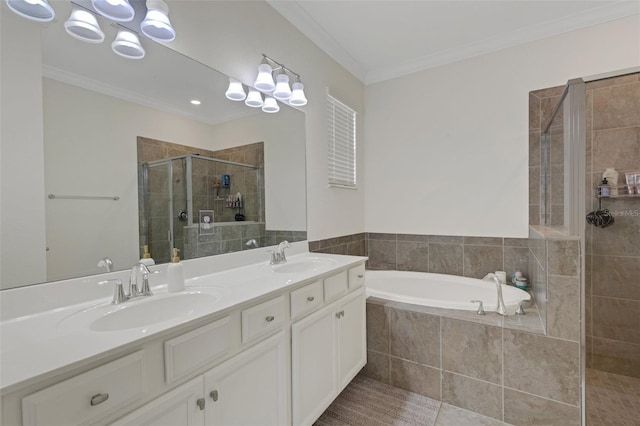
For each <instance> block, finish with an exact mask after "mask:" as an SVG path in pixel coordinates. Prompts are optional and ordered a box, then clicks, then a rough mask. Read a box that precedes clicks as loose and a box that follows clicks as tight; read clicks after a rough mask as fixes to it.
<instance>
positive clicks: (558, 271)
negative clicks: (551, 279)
mask: <svg viewBox="0 0 640 426" xmlns="http://www.w3.org/2000/svg"><path fill="white" fill-rule="evenodd" d="M547 258H548V259H547V262H548V265H549V270H548V273H549V274H550V275H565V276H571V277H576V276H578V275H579V273H580V271H579V268H578V265H579V264H580V259H579V246H578V241H574V240H568V241H563V240H549V241H547Z"/></svg>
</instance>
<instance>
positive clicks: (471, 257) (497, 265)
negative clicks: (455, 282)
mask: <svg viewBox="0 0 640 426" xmlns="http://www.w3.org/2000/svg"><path fill="white" fill-rule="evenodd" d="M502 256H503V254H502V247H501V246H470V245H466V244H465V246H464V273H463V274H464V276H465V277H473V278H482V277H484V276H485V275H487V274H488V273H489V272H495V271H502V270H503V268H504V259H503V257H502Z"/></svg>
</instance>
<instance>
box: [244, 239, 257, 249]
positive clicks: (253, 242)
mask: <svg viewBox="0 0 640 426" xmlns="http://www.w3.org/2000/svg"><path fill="white" fill-rule="evenodd" d="M245 245H246V246H247V247H254V248H255V247H258V242H257V241H256V239H255V238H251V239H250V240H249V241H247V242H246V243H245Z"/></svg>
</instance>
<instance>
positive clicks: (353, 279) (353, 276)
mask: <svg viewBox="0 0 640 426" xmlns="http://www.w3.org/2000/svg"><path fill="white" fill-rule="evenodd" d="M363 284H364V265H358V266H356V267H354V268H351V269H349V288H357V287H361V286H362V285H363Z"/></svg>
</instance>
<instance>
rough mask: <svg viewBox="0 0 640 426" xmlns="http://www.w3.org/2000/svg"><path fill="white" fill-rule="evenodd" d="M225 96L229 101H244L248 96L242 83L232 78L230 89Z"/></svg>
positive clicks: (230, 79)
mask: <svg viewBox="0 0 640 426" xmlns="http://www.w3.org/2000/svg"><path fill="white" fill-rule="evenodd" d="M224 95H225V96H226V97H227V99H231V100H232V101H244V99H245V98H246V97H247V94H246V93H245V92H244V87H242V83H240V82H239V81H238V80H236V79H233V78H231V77H229V88H228V89H227V91H226V92H225V94H224Z"/></svg>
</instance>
